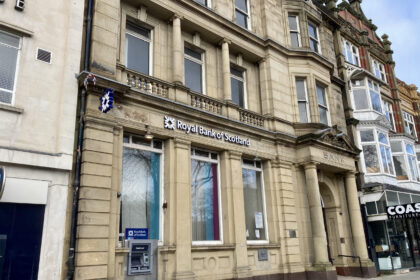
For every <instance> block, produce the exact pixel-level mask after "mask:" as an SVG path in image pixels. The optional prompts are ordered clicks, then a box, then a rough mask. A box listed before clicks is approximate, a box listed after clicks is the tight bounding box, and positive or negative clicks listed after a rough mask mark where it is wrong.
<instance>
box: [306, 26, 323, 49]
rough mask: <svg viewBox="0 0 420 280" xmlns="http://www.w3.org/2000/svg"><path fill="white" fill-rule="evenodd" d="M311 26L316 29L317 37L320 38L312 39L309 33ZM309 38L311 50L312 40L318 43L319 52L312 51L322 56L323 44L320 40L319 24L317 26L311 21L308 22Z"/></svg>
mask: <svg viewBox="0 0 420 280" xmlns="http://www.w3.org/2000/svg"><path fill="white" fill-rule="evenodd" d="M309 25H311V26H313V27H314V28H315V31H316V36H317V37H318V38H314V37H312V36H311V35H310V33H309ZM308 37H309V48H310V47H311V42H310V41H311V40H314V41H316V44H317V47H318V51H315V50H312V49H311V50H312V51H313V52H315V53H318V54H322V51H321V43H320V38H319V25H318V24H315V23H314V22H313V21H310V20H308Z"/></svg>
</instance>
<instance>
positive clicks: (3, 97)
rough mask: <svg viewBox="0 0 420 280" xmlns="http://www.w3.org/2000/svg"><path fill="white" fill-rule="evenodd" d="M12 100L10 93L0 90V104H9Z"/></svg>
mask: <svg viewBox="0 0 420 280" xmlns="http://www.w3.org/2000/svg"><path fill="white" fill-rule="evenodd" d="M12 98H13V94H12V93H11V92H9V91H5V90H1V89H0V102H3V103H7V104H11V103H12Z"/></svg>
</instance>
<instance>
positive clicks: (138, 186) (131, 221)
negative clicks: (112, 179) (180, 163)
mask: <svg viewBox="0 0 420 280" xmlns="http://www.w3.org/2000/svg"><path fill="white" fill-rule="evenodd" d="M159 190H160V154H157V153H152V152H148V151H142V150H138V149H132V148H126V147H124V149H123V168H122V190H121V194H122V195H121V225H122V230H123V232H124V231H125V228H148V229H149V238H150V239H159V210H160V194H159Z"/></svg>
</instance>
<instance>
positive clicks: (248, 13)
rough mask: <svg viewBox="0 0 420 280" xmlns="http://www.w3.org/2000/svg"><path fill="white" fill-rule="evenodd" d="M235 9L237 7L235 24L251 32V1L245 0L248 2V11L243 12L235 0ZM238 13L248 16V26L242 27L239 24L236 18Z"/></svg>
mask: <svg viewBox="0 0 420 280" xmlns="http://www.w3.org/2000/svg"><path fill="white" fill-rule="evenodd" d="M234 1H235V3H234V7H235V23H236V24H237V25H239V26H241V27H242V28H245V29H247V30H251V7H250V3H249V0H245V1H246V8H247V11H244V10H242V9H241V8H238V7H237V6H236V0H234ZM236 11H238V12H239V13H241V14H243V15H245V16H246V26H242V25H240V24H239V23H238V21H237V18H236Z"/></svg>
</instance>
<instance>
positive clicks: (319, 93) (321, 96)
mask: <svg viewBox="0 0 420 280" xmlns="http://www.w3.org/2000/svg"><path fill="white" fill-rule="evenodd" d="M324 91H325V89H324V88H323V87H321V86H319V85H317V86H316V95H317V98H318V104H320V105H323V106H325V107H326V106H327V102H326V100H325V92H324Z"/></svg>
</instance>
